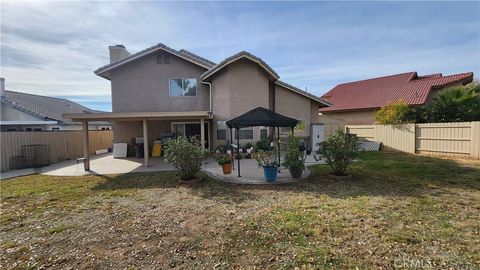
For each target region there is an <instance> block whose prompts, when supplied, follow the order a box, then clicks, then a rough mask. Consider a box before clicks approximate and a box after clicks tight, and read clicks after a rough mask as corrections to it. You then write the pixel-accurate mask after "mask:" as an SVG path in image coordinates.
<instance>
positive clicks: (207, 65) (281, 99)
mask: <svg viewBox="0 0 480 270" xmlns="http://www.w3.org/2000/svg"><path fill="white" fill-rule="evenodd" d="M109 50H110V64H108V65H106V66H103V67H101V68H99V69H97V70H96V71H95V74H97V75H98V76H101V77H103V78H105V79H108V80H110V82H111V90H112V113H103V114H92V115H87V114H80V115H79V114H77V115H68V117H71V118H72V119H76V120H77V121H92V120H99V119H101V120H112V121H114V122H113V132H114V135H113V136H114V142H126V143H131V142H132V139H133V138H136V137H144V134H145V135H147V136H146V138H147V141H148V142H149V145H150V146H151V145H152V144H151V143H152V142H153V141H154V140H156V139H160V138H161V137H162V135H164V134H167V133H174V134H175V135H176V136H184V135H186V136H193V135H198V136H201V135H202V133H203V135H204V136H203V138H204V141H205V144H206V146H207V147H209V148H211V149H213V148H215V147H218V146H220V145H224V144H226V143H227V140H229V139H230V134H229V132H228V131H227V127H226V125H225V122H226V121H227V120H230V119H232V118H234V117H237V116H239V115H241V114H243V113H245V112H247V111H249V110H251V109H254V108H256V107H264V108H268V109H271V110H274V111H276V112H278V113H280V114H283V115H285V116H289V117H293V118H295V119H298V120H300V121H301V123H300V124H299V126H298V127H297V128H296V130H295V134H296V135H297V136H301V137H304V138H306V139H308V138H309V137H310V127H311V125H312V124H314V123H318V109H319V108H322V107H325V106H327V103H326V102H324V101H322V100H321V99H320V98H319V97H317V96H314V95H312V94H310V93H308V92H306V91H302V90H301V89H298V88H297V87H294V86H292V85H289V84H287V83H285V82H282V81H280V80H279V75H278V74H277V73H276V72H275V71H274V70H273V69H272V68H271V67H270V66H269V65H268V64H267V63H265V62H264V61H263V60H262V59H260V58H258V57H256V56H254V55H252V54H250V53H248V52H244V51H243V52H239V53H237V54H235V55H232V56H230V57H228V58H226V59H225V60H223V61H221V62H220V63H218V64H216V63H214V62H212V61H210V60H207V59H205V58H203V57H200V56H198V55H196V54H193V53H191V52H189V51H186V50H175V49H172V48H170V47H168V46H165V45H164V44H158V45H155V46H153V47H150V48H147V49H145V50H143V51H140V52H138V53H135V54H132V55H131V54H130V53H129V52H128V51H127V50H126V49H125V47H124V46H123V45H116V46H110V47H109ZM201 123H203V128H202V124H201ZM202 130H203V132H202ZM144 131H146V132H144ZM268 132H269V131H268V129H267V128H264V127H252V128H245V129H241V130H240V131H239V138H240V143H241V144H245V143H246V142H255V141H257V140H259V139H260V138H261V137H262V136H267V134H268ZM283 132H284V133H285V134H287V133H288V134H289V132H290V131H288V130H285V129H284V130H283ZM235 137H236V134H233V138H234V140H235Z"/></svg>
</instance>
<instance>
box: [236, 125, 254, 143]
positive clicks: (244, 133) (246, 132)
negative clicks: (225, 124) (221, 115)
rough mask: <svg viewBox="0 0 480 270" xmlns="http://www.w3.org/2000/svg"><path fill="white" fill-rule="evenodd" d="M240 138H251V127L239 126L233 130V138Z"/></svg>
mask: <svg viewBox="0 0 480 270" xmlns="http://www.w3.org/2000/svg"><path fill="white" fill-rule="evenodd" d="M237 137H238V139H240V140H252V139H253V127H246V128H241V129H239V130H238V131H237V132H235V139H237Z"/></svg>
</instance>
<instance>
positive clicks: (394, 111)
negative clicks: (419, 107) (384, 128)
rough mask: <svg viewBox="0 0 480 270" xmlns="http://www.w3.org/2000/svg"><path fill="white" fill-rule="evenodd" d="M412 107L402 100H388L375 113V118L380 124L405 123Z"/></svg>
mask: <svg viewBox="0 0 480 270" xmlns="http://www.w3.org/2000/svg"><path fill="white" fill-rule="evenodd" d="M411 114H412V109H411V108H410V107H409V106H408V104H407V103H405V101H403V100H398V101H396V102H389V103H388V104H387V105H385V106H383V107H382V108H380V110H378V111H377V113H376V114H375V120H376V122H377V123H378V124H382V125H401V124H406V123H408V122H410V121H409V118H410V117H411Z"/></svg>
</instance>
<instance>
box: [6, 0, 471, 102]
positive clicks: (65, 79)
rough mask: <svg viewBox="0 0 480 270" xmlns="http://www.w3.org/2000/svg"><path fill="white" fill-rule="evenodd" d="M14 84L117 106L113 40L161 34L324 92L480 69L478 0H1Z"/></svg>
mask: <svg viewBox="0 0 480 270" xmlns="http://www.w3.org/2000/svg"><path fill="white" fill-rule="evenodd" d="M1 5H2V11H1V12H2V14H1V15H2V16H1V32H2V36H1V38H2V40H1V58H2V62H1V76H2V77H5V78H6V81H7V89H11V90H15V91H22V92H29V93H35V94H41V95H51V96H60V97H67V98H70V99H72V100H74V101H77V102H80V103H81V104H84V105H86V106H89V107H91V108H94V109H101V110H107V111H108V110H110V109H111V105H110V83H109V81H107V80H105V79H102V78H100V77H97V76H95V75H94V74H93V70H95V69H96V68H98V67H100V66H102V65H105V64H107V63H108V51H107V46H108V45H113V44H124V45H125V46H126V47H127V49H128V50H129V51H130V52H133V53H134V52H137V51H139V50H142V49H144V48H146V47H149V46H152V45H154V44H157V43H159V42H162V43H165V44H166V45H168V46H171V47H173V48H175V49H182V48H184V49H187V50H190V51H193V52H195V53H197V54H199V55H202V56H204V57H206V58H208V59H210V60H212V61H216V62H218V61H220V60H222V59H223V58H225V57H228V56H230V55H232V54H234V53H236V52H238V51H241V50H246V51H249V52H251V53H253V54H255V55H257V56H259V57H261V58H263V59H264V60H265V61H266V62H267V63H268V64H270V65H271V66H272V67H273V68H274V69H275V70H276V71H277V72H278V73H279V74H280V77H281V79H282V80H284V81H286V82H288V83H290V84H293V85H295V86H297V87H299V88H302V89H305V87H307V89H308V91H309V92H311V93H313V94H316V95H321V94H323V93H325V92H326V91H328V90H329V89H331V88H332V87H333V86H335V85H336V84H338V83H342V82H348V81H352V80H359V79H366V78H370V77H375V76H381V75H389V74H394V73H401V72H408V71H418V72H419V73H420V74H428V73H437V72H441V73H443V74H452V73H459V72H467V71H473V72H475V73H476V75H475V77H477V78H478V74H480V2H339V3H332V2H299V3H298V2H295V3H294V2H261V3H256V2H239V3H235V2H227V3H223V2H202V3H198V2H196V3H189V2H181V3H164V2H69V3H68V2H42V3H38V2H2V3H1Z"/></svg>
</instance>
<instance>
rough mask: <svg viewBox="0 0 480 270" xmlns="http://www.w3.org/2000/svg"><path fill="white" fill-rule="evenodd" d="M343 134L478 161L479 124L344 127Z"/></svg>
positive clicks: (479, 157) (401, 147)
mask: <svg viewBox="0 0 480 270" xmlns="http://www.w3.org/2000/svg"><path fill="white" fill-rule="evenodd" d="M345 131H346V132H347V133H350V134H356V135H357V136H358V137H361V138H364V139H366V140H369V141H377V142H382V144H383V145H384V147H386V148H390V149H395V150H399V151H403V152H408V153H417V154H426V155H436V156H450V157H461V158H473V159H480V122H460V123H428V124H406V125H398V126H389V125H346V126H345Z"/></svg>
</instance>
